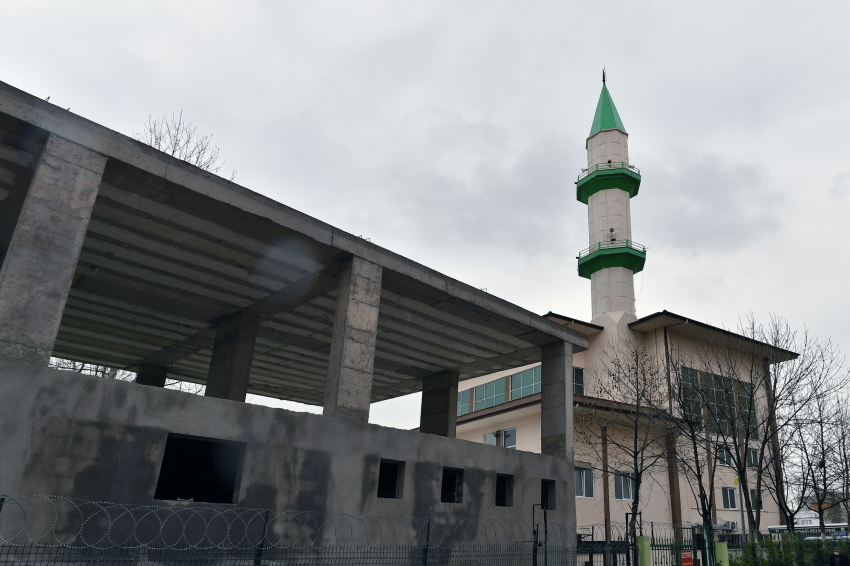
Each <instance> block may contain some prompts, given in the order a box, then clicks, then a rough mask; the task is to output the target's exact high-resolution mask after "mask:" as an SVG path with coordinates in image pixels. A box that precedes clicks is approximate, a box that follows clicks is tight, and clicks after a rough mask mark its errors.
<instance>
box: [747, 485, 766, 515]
mask: <svg viewBox="0 0 850 566" xmlns="http://www.w3.org/2000/svg"><path fill="white" fill-rule="evenodd" d="M750 505H752V506H753V509H758V510H759V511H764V499H762V498H761V492H760V491H756V490H755V489H751V490H750Z"/></svg>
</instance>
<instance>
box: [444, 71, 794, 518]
mask: <svg viewBox="0 0 850 566" xmlns="http://www.w3.org/2000/svg"><path fill="white" fill-rule="evenodd" d="M628 142H629V134H628V132H627V131H626V128H625V126H624V125H623V121H622V119H621V118H620V115H619V113H618V112H617V108H616V106H615V105H614V101H613V99H612V97H611V93H610V92H609V90H608V87H607V84H605V78H604V74H603V85H602V92H601V94H600V96H599V102H598V104H597V107H596V113H595V114H594V116H593V123H592V125H591V129H590V134H589V135H588V137H587V141H586V147H585V149H586V150H587V168H586V169H582V171H581V174H580V175H579V176H578V180H577V182H576V199H577V200H578V201H579V202H581V203H582V204H584V205H586V206H587V211H588V236H589V246H588V248H587V249H585V250H583V251H581V252H579V254H578V257H577V259H578V275H579V276H580V277H584V278H586V279H589V280H590V284H591V306H592V319H591V320H590V322H583V321H580V320H577V319H574V318H571V317H568V316H563V315H560V314H556V313H553V312H550V313H548V314H547V315H545V316H546V317H547V318H548V319H550V320H552V321H554V322H557V323H559V324H562V325H564V326H566V327H569V328H571V329H573V330H577V331H579V332H582V333H584V334H586V335H587V336H588V338H589V344H590V347H589V349H588V350H586V351H583V352H578V353H576V354H574V356H573V400H574V404H575V411H574V430H575V447H576V448H575V451H576V452H575V495H576V500H577V501H576V513H577V521H578V525H579V526H589V525H603V524H608V523H617V522H623V521H624V519H625V514H626V513H628V512H630V511H631V505H632V497H633V488H632V486H633V483H632V482H633V480H632V479H631V474H630V473H629V472H627V471H623V470H617V469H616V468H615V464H614V461H616V460H617V458H616V457H615V456H616V455H614V454H609V452H610V449H609V450H607V451H606V450H604V449H601V447H600V446H599V444H600V443H602V442H604V441H603V440H602V435H600V434H599V433H598V432H597V433H588V431H593V430H600V429H601V430H603V431H604V430H605V429H603V428H602V427H603V426H605V425H606V424H607V422H600V421H607V418H606V417H605V416H604V415H605V410H606V409H605V407H606V403H605V401H607V400H606V399H602V397H606V396H607V397H609V398H610V397H611V395H610V391H611V388H610V387H609V388H605V387H601V388H600V387H597V386H598V385H599V382H598V380H600V379H605V377H604V374H605V372H604V371H602V370H603V368H605V367H606V361H605V360H604V359H603V358H604V357H605V356H606V355H610V354H606V351H607V350H609V349H610V348H612V347H613V345H615V344H616V343H617V341H618V340H619V341H622V340H629V341H635V342H637V343H640V344H642V345H643V348H645V349H646V350H647V351H651V352H655V353H659V354H658V355H659V356H662V357H664V356H666V362H665V363H666V365H667V368H668V370H667V371H668V372H669V371H671V370H672V371H678V369H677V368H675V367H671V365H672V364H671V362H670V348H671V347H672V346H671V345H672V344H676V346H677V347H678V348H680V349H682V350H684V351H686V352H695V351H697V350H699V349H700V348H701V347H702V346H705V345H706V344H710V343H712V342H713V341H716V340H729V339H730V338H731V339H732V340H733V341H734V340H740V341H742V342H746V341H748V338H747V337H744V336H740V335H736V334H733V333H730V332H729V331H727V330H724V329H721V328H717V327H714V326H711V325H708V324H705V323H701V322H698V321H695V320H692V319H690V318H688V317H685V316H681V315H678V314H674V313H671V312H668V311H666V310H665V311H662V312H656V313H654V314H651V315H648V316H645V317H642V318H637V317H636V316H635V290H634V274H635V273H638V272H640V271H642V270H643V268H644V264H645V262H646V256H647V249H646V247H645V246H642V245H641V244H638V243H636V242H635V241H634V240H633V239H632V228H631V211H630V201H631V199H632V198H635V197H636V196H638V190H639V188H640V185H641V173H640V171H639V170H638V169H637V168H636V167H634V166H633V165H632V164H631V163H630V160H629V143H628ZM750 342H752V341H750ZM764 346H766V345H764ZM795 356H796V355H795V354H793V353H791V352H784V351H783V352H780V355H779V356H778V357H776V361H783V359H790V358H792V357H795ZM668 375H669V373H668ZM540 376H541V372H540V364H531V365H528V366H526V367H523V368H519V369H518V370H514V371H503V372H498V373H492V374H490V375H487V376H480V377H477V378H474V379H470V380H467V381H462V382H461V383H460V385H459V392H458V409H457V414H458V420H457V437H458V438H463V439H466V440H470V441H474V442H480V443H484V444H492V445H495V446H498V447H501V448H503V449H515V450H525V451H529V452H539V451H540V449H541V441H540V435H541V428H540V426H541V393H540ZM669 383H670V382H669V377H668V381H667V385H666V386H665V388H666V387H669ZM603 390H604V391H608V392H609V393H608V394H607V395H606V394H604V393H600V391H603ZM611 400H613V401H623V400H622V399H619V400H618V399H611ZM610 428H611V427H610V424H609V430H608V431H607V434H608V435H609V436H610V435H614V434H618V431H617V430H610ZM614 428H615V429H616V427H614ZM624 432H625V431H623V430H620V431H619V433H620V434H622V433H624ZM603 435H604V433H603ZM753 450H754V449H748V450H747V456H748V457H752V458H753V459H754V461H755V456H754V455H753V453H752V451H753ZM721 453H722V451H721ZM609 464H610V466H609ZM728 464H729V461H728V459H723V458H718V462H717V467H716V476H715V481H714V487H715V491H716V493H715V494H714V501H715V512H714V515H715V517H714V522H715V524H716V525H718V526H719V528H725V529H727V530H729V531H732V532H740V525H741V521H742V516H743V515H742V511H741V508H742V501H741V495H740V490H739V489H738V488H737V485H738V481H737V479H736V477H737V475H736V473H735V471H734V468H733V467H731V466H729V465H728ZM651 475H652V477H651V478H650V480H649V481H646V480H645V481H644V482H643V488H642V489H643V491H642V494H641V496H640V500H641V501H640V505H639V508H640V509H641V511H642V514H643V515H642V518H643V522H644V523H645V524H646V523H649V522H654V523H663V524H672V525H675V526H682V525H688V524H699V523H701V522H702V518H701V516H700V514H699V509H698V504H697V499H696V497H695V495H694V491H695V490H694V489H692V487H691V484H690V483H689V478H688V477H687V474H685V473H683V472H682V471H681V470H680V466H678V465H677V464H676V458H675V455H674V454H667V456H666V457H665V458H662V459H661V461H660V462H659V465H657V466H655V467H654V468H653V470H652V472H651ZM749 483H750V484H753V483H754V482H753V481H750V482H749ZM760 491H761V493H756V490H751V492H750V496H751V497H750V499H751V500H752V501H759V500H760V501H761V504H762V506H763V511H762V513H761V520H760V529H761V530H762V531H766V530H767V526H768V525H778V524H781V522H782V519H781V513H780V512H779V508H778V506H777V504H776V503H775V502H774V499H773V497H771V496H770V494H769V493H768V490H767V488H766V487H765V486H762V489H761V490H760Z"/></svg>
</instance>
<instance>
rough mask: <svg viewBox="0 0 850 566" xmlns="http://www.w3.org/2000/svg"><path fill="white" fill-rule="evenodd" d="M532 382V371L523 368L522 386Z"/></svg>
mask: <svg viewBox="0 0 850 566" xmlns="http://www.w3.org/2000/svg"><path fill="white" fill-rule="evenodd" d="M533 383H534V372H533V371H530V370H525V371H524V372H522V386H523V387H528V386H529V385H531V384H533Z"/></svg>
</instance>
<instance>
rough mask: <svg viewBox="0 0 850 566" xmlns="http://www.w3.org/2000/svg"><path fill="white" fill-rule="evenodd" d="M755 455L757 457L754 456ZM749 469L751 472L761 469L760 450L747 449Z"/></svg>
mask: <svg viewBox="0 0 850 566" xmlns="http://www.w3.org/2000/svg"><path fill="white" fill-rule="evenodd" d="M753 455H755V456H753ZM747 467H748V468H750V469H751V470H757V469H758V467H759V450H758V448H747Z"/></svg>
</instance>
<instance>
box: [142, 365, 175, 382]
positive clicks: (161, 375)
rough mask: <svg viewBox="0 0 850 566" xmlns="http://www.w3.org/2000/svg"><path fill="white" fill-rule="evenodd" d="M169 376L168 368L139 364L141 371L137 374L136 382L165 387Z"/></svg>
mask: <svg viewBox="0 0 850 566" xmlns="http://www.w3.org/2000/svg"><path fill="white" fill-rule="evenodd" d="M167 377H168V368H166V367H162V366H152V365H148V364H143V365H141V366H139V372H138V373H137V374H136V383H138V384H139V385H150V386H152V387H165V379H166V378H167Z"/></svg>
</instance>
